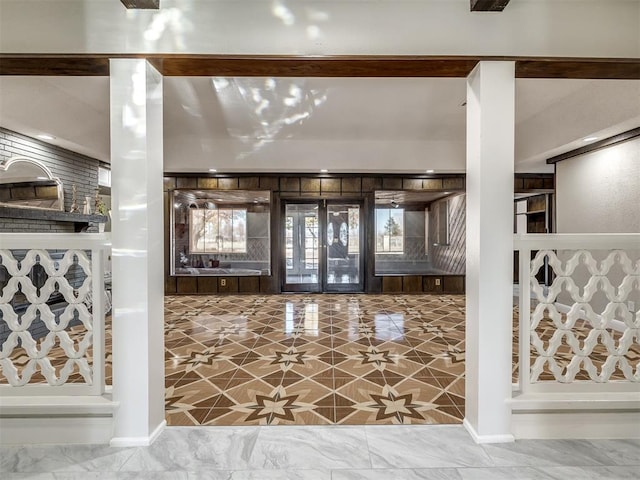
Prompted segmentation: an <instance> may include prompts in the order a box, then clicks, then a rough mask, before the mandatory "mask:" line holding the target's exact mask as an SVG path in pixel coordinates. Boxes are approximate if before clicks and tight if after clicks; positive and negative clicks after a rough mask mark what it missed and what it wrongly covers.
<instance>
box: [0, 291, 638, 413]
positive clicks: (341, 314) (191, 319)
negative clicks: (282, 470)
mask: <svg viewBox="0 0 640 480" xmlns="http://www.w3.org/2000/svg"><path fill="white" fill-rule="evenodd" d="M517 318H518V309H517V307H515V308H514V335H513V338H514V344H513V381H514V382H517V376H518V369H517V366H518V355H517V352H518V343H517V342H518V322H517ZM37 321H38V322H39V321H40V320H37ZM562 321H563V322H564V321H566V316H565V315H563V316H562ZM106 323H107V329H106V332H105V338H106V342H105V343H106V353H107V357H106V372H105V373H106V383H107V384H108V385H109V384H111V329H110V318H109V317H108V318H107V322H106ZM66 331H67V333H68V334H69V338H70V339H71V341H72V342H73V344H74V345H75V347H74V348H78V347H79V345H80V343H81V342H82V340H83V338H84V337H85V335H86V334H87V330H86V328H85V327H84V326H83V325H76V326H73V327H69V328H67V329H66ZM572 331H573V333H574V334H575V336H576V338H577V339H578V340H579V342H581V344H582V342H584V341H585V339H586V338H587V337H588V336H589V335H591V332H592V329H591V327H590V325H589V324H588V322H585V321H582V320H580V321H578V322H577V323H576V325H575V326H574V328H573V329H572ZM536 332H537V333H538V335H539V337H540V338H541V340H542V341H543V346H544V348H545V349H547V348H548V346H549V342H550V341H551V339H552V338H553V335H554V333H555V332H556V328H555V327H554V326H553V324H552V322H551V320H550V319H549V318H544V319H543V320H542V321H541V322H540V323H539V325H538V327H537V328H536ZM609 332H610V334H611V338H612V339H613V341H614V342H615V345H622V343H624V342H623V339H624V338H625V336H624V335H622V333H621V332H617V331H612V330H610V331H609ZM627 337H628V335H627ZM44 340H45V339H44V337H43V338H41V339H39V340H38V341H37V348H38V350H41V349H42V348H43V342H44ZM628 340H629V338H627V341H628ZM59 343H60V342H59V340H56V341H54V342H53V343H52V349H51V351H50V353H49V354H48V359H49V360H50V363H51V367H52V368H53V371H54V372H55V375H56V376H58V375H60V373H61V372H62V371H63V370H64V369H63V367H64V366H65V364H66V363H67V361H68V358H67V357H66V354H65V353H64V351H63V350H62V348H61V346H60V344H59ZM3 348H4V346H3ZM464 350H465V349H464V297H463V296H421V295H336V294H333V295H301V294H298V295H271V296H244V295H243V296H172V297H166V299H165V361H166V362H165V369H166V412H167V420H168V423H169V424H170V425H281V424H306V425H318V424H336V423H337V424H356V425H368V424H415V423H422V424H430V423H460V422H461V420H462V418H463V411H464V359H465V357H464V355H465V352H464ZM609 355H610V354H609V352H608V350H607V347H606V346H605V345H604V343H603V340H602V339H600V341H599V342H598V345H596V346H595V347H594V350H593V352H592V353H591V355H590V359H591V361H592V362H593V364H594V365H595V367H596V369H597V370H596V373H598V374H599V372H600V371H601V370H602V367H603V365H604V364H605V362H606V361H607V358H608V357H609ZM87 357H88V360H89V362H90V357H91V349H89V350H88V352H87ZM535 358H536V354H535V351H534V349H533V347H532V358H531V362H532V364H533V362H534V361H535ZM553 358H554V360H555V361H556V362H557V363H558V364H559V365H560V366H562V369H563V373H564V371H565V369H566V368H567V366H568V365H569V364H570V363H571V361H572V359H573V358H574V354H573V352H572V348H571V347H570V346H569V345H568V344H567V340H566V338H564V340H563V342H562V344H561V345H560V346H559V348H558V349H557V351H556V352H555V354H554V355H553ZM9 359H10V361H11V364H12V365H13V367H15V368H16V372H17V374H18V375H19V376H22V375H23V374H24V373H25V371H26V366H27V364H28V361H29V358H28V356H27V354H26V351H25V350H24V347H23V346H22V345H20V344H18V345H16V346H14V348H13V349H11V352H10V354H9ZM623 360H624V361H625V362H626V363H628V365H629V367H625V368H626V369H627V370H628V371H627V372H626V373H625V371H623V370H622V369H621V367H620V365H621V363H617V364H616V368H615V369H614V371H613V372H612V375H611V380H616V381H617V380H621V381H629V375H633V372H637V369H638V364H639V362H640V345H639V344H638V339H637V338H635V339H632V342H631V343H630V344H629V346H628V349H627V350H626V353H625V354H624V359H623ZM620 361H622V359H621V360H618V362H620ZM5 366H6V364H5ZM13 367H12V368H13ZM41 370H42V365H40V366H38V367H37V370H36V371H35V372H34V374H33V376H32V377H31V379H30V381H29V383H30V384H34V383H46V379H45V378H44V376H43V374H42V372H41ZM72 370H73V371H72V372H70V376H69V379H68V382H71V383H83V382H84V378H83V376H82V375H81V374H80V373H79V370H78V366H77V365H75V366H74V368H73V369H72ZM4 373H5V372H4V370H3V367H2V366H0V384H5V383H7V380H6V378H5V377H4ZM553 379H554V375H553V373H552V372H551V371H550V369H549V366H548V364H547V365H546V366H545V368H544V370H543V371H542V373H541V376H540V380H542V381H546V380H553ZM589 379H590V373H589V372H588V371H587V369H586V368H585V365H584V364H581V368H580V370H579V371H578V372H577V375H576V381H588V380H589Z"/></svg>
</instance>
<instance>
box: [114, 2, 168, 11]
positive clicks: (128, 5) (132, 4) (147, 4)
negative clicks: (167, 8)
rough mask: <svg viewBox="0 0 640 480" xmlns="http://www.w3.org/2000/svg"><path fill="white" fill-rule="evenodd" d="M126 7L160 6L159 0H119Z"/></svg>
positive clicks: (147, 8)
mask: <svg viewBox="0 0 640 480" xmlns="http://www.w3.org/2000/svg"><path fill="white" fill-rule="evenodd" d="M120 1H121V2H122V4H123V5H124V6H125V7H126V8H128V9H130V10H131V9H137V10H158V9H159V8H160V0H120Z"/></svg>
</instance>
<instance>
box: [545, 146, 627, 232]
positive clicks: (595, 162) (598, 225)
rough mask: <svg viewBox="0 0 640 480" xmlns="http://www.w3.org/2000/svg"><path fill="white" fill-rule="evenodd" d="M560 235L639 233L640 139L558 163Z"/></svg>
mask: <svg viewBox="0 0 640 480" xmlns="http://www.w3.org/2000/svg"><path fill="white" fill-rule="evenodd" d="M556 192H557V194H556V214H557V217H556V218H557V225H556V226H557V231H558V233H640V138H635V139H634V140H629V141H627V142H624V143H620V144H618V145H614V146H612V147H609V148H605V149H602V150H596V151H594V152H591V153H587V154H584V155H580V156H578V157H574V158H570V159H567V160H563V161H561V162H558V163H557V165H556Z"/></svg>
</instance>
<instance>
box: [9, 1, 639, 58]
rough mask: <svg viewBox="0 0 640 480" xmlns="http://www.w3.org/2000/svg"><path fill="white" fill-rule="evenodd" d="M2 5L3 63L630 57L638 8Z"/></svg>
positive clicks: (600, 4) (538, 4) (573, 4)
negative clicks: (117, 56) (57, 58)
mask: <svg viewBox="0 0 640 480" xmlns="http://www.w3.org/2000/svg"><path fill="white" fill-rule="evenodd" d="M161 5H162V9H161V10H160V11H153V10H151V11H127V10H125V8H124V7H123V6H122V4H121V3H120V2H119V1H117V0H56V1H52V0H28V1H25V0H2V1H1V2H0V50H1V51H2V52H6V53H27V52H31V53H33V52H35V53H47V52H63V53H79V52H95V53H113V52H163V53H220V54H232V53H235V54H301V55H332V54H333V55H339V54H397V55H411V54H423V55H521V56H560V57H562V56H568V57H572V56H576V57H618V58H637V57H639V56H640V36H638V31H640V14H639V13H640V2H638V1H635V0H579V1H576V0H514V1H512V2H511V3H510V4H509V5H508V6H507V8H506V9H505V10H504V12H502V13H495V12H470V9H469V0H420V1H416V0H377V1H364V0H329V1H327V0H309V1H294V0H279V1H269V0H243V1H238V0H162V1H161Z"/></svg>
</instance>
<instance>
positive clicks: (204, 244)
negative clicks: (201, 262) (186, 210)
mask: <svg viewBox="0 0 640 480" xmlns="http://www.w3.org/2000/svg"><path fill="white" fill-rule="evenodd" d="M190 220H191V221H190V225H189V229H190V235H189V246H190V251H191V253H246V252H247V210H246V209H245V208H218V209H191V210H190Z"/></svg>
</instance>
